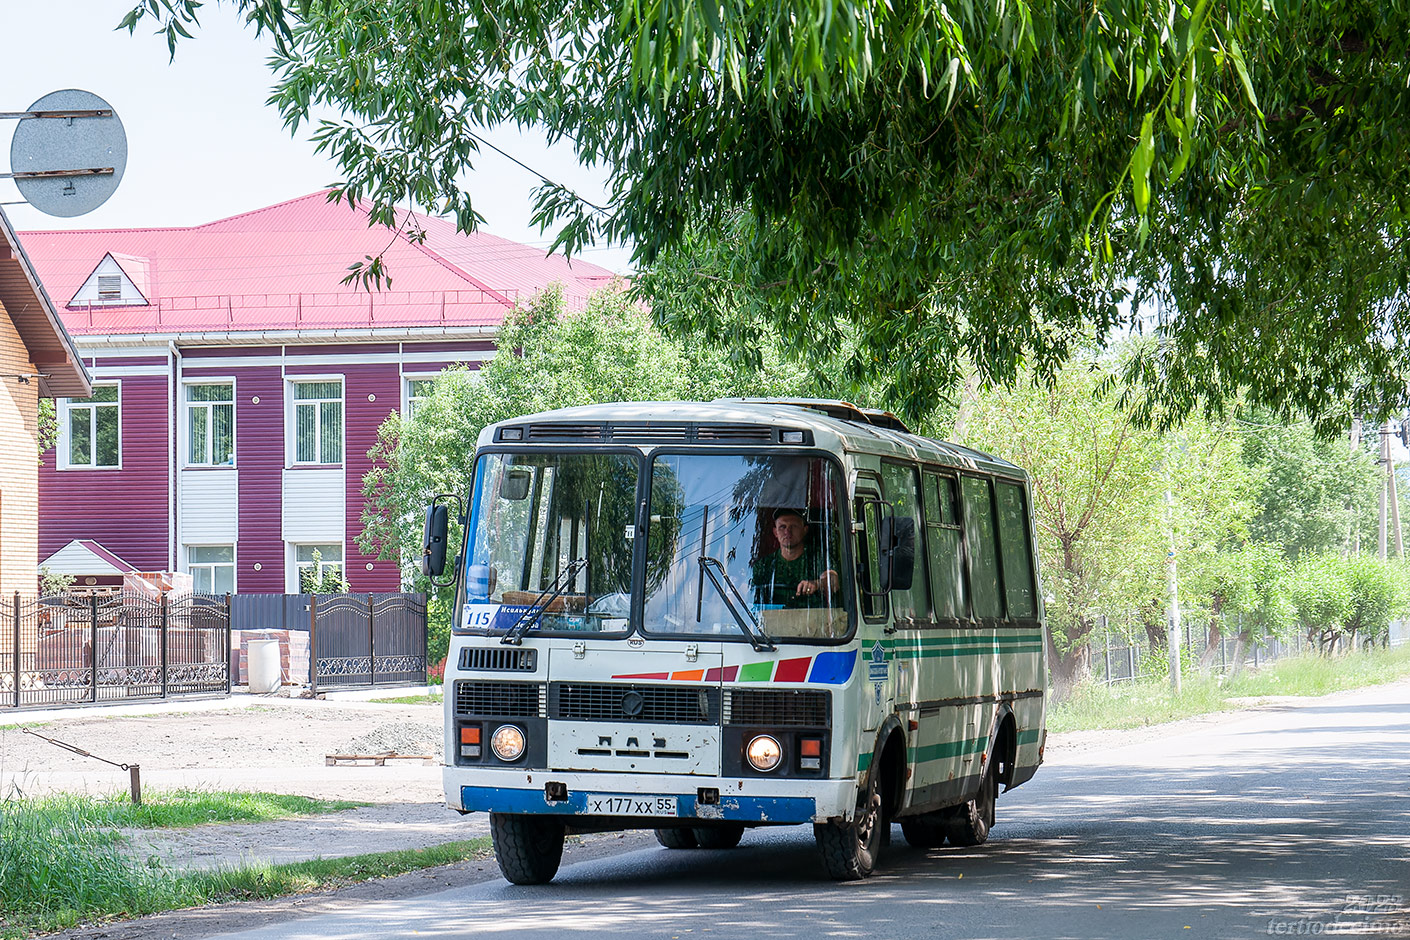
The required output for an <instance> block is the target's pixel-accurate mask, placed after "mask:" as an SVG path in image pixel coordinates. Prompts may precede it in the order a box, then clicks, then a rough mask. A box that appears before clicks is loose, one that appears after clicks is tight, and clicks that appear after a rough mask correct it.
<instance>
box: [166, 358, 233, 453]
mask: <svg viewBox="0 0 1410 940" xmlns="http://www.w3.org/2000/svg"><path fill="white" fill-rule="evenodd" d="M192 385H229V386H230V462H229V463H193V462H192V461H191V409H192V408H193V407H195V408H205V409H206V411H207V412H208V413H207V415H206V455H207V456H209V455H210V446H211V433H212V431H213V429H214V427H215V425H214V424H213V423H212V422H211V416H210V414H209V412H210V410H211V409H210V406H211V405H217V404H224V402H209V401H188V400H187V398H186V395H187V391H186V390H187V389H188V388H189V387H191V386H192ZM239 401H240V389H239V387H238V385H237V383H236V381H235V377H234V376H229V377H221V378H215V377H212V376H200V377H185V378H183V379H182V380H181V424H180V427H179V428H178V429H177V431H178V433H177V438H178V439H177V442H176V446H177V447H179V448H180V449H181V450H180V453H181V466H182V467H183V468H197V469H213V470H230V469H234V467H235V466H236V464H237V462H238V461H239V456H238V447H239V439H238V433H237V431H236V427H235V420H236V417H237V412H236V407H235V406H236V405H237V404H239Z"/></svg>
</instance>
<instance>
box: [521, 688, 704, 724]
mask: <svg viewBox="0 0 1410 940" xmlns="http://www.w3.org/2000/svg"><path fill="white" fill-rule="evenodd" d="M548 700H549V707H548V713H549V716H550V717H552V718H560V719H564V720H566V721H646V722H661V723H666V724H686V725H690V724H714V723H715V722H717V721H718V720H719V714H720V690H719V689H716V688H709V687H706V686H663V685H617V684H600V683H592V682H556V683H554V684H553V685H551V686H550V687H549V692H548Z"/></svg>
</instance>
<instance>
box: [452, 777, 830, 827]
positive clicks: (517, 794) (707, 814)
mask: <svg viewBox="0 0 1410 940" xmlns="http://www.w3.org/2000/svg"><path fill="white" fill-rule="evenodd" d="M455 776H458V775H456V774H454V771H453V769H452V768H447V773H446V788H445V789H446V802H447V803H448V804H449V805H450V806H451V807H452V808H453V809H459V810H462V811H464V812H467V813H473V812H481V813H522V814H529V815H553V816H612V817H614V818H617V819H621V818H623V817H630V816H636V817H640V818H641V820H642V827H643V828H651V826H650V821H651V820H656V821H661V820H665V819H684V820H702V821H708V820H714V821H720V822H741V823H747V824H762V825H788V824H796V823H807V822H825V821H826V820H827V819H829V818H832V817H837V816H850V815H851V807H852V805H853V803H854V801H855V799H856V783H855V781H853V780H787V781H784V780H757V779H750V780H722V779H719V778H715V777H704V778H702V777H686V776H675V775H671V776H660V777H640V776H631V777H629V776H624V775H623V776H619V775H615V774H566V773H554V772H552V771H538V772H536V773H534V774H529V775H526V774H522V773H514V774H506V775H505V776H506V777H509V778H512V779H506V780H505V781H504V782H503V784H502V785H487V784H488V783H489V782H488V781H486V780H485V777H486V776H488V775H487V774H483V773H479V774H476V777H477V778H478V780H477V782H476V784H474V785H470V784H465V783H463V782H462V781H458V780H455V779H454V777H455ZM534 780H539V781H542V783H539V784H538V785H535V784H534V782H533V781H534ZM549 782H552V783H554V784H562V785H564V786H565V787H566V788H567V794H566V797H565V798H563V799H555V800H550V799H548V796H547V788H546V787H545V786H544V784H545V783H549ZM701 790H717V791H718V794H719V795H718V798H717V800H716V802H704V801H703V800H702V795H703V794H702V793H701ZM560 793H561V791H560ZM662 800H664V801H665V802H664V804H663V803H662V802H661V801H662ZM662 805H665V806H668V807H672V808H674V810H675V812H674V813H671V812H661V811H660V807H661V806H662Z"/></svg>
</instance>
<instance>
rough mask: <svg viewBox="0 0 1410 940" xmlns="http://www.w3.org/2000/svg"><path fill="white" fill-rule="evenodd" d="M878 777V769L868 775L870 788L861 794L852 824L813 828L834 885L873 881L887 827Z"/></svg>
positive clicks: (818, 825)
mask: <svg viewBox="0 0 1410 940" xmlns="http://www.w3.org/2000/svg"><path fill="white" fill-rule="evenodd" d="M876 776H877V775H876V773H875V768H874V769H873V772H872V773H871V774H868V783H867V788H866V789H865V790H863V791H862V793H861V794H860V798H859V799H858V800H857V812H856V814H855V815H854V816H853V818H852V819H851V820H848V821H846V822H843V821H840V820H829V821H828V822H825V823H815V824H814V825H813V835H814V836H815V837H816V838H817V841H818V851H819V852H820V853H821V855H822V860H823V867H824V868H826V869H827V874H828V876H829V877H830V878H832V879H833V880H834V881H859V880H860V879H862V878H868V877H870V876H871V873H872V870H873V869H874V868H875V867H876V860H877V857H878V856H879V855H880V854H881V837H882V829H883V828H884V826H885V823H884V822H883V816H882V807H881V794H880V793H879V792H878V791H877V787H876Z"/></svg>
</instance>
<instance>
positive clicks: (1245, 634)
mask: <svg viewBox="0 0 1410 940" xmlns="http://www.w3.org/2000/svg"><path fill="white" fill-rule="evenodd" d="M1252 639H1253V631H1251V630H1242V631H1240V632H1239V635H1238V636H1236V637H1235V638H1234V655H1233V657H1232V660H1233V661H1232V662H1231V663H1230V667H1231V668H1230V670H1229V675H1230V676H1232V677H1233V678H1235V679H1237V678H1238V677H1239V674H1240V673H1242V672H1243V671H1244V653H1246V652H1248V644H1249V642H1250V641H1251V640H1252Z"/></svg>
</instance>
